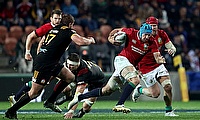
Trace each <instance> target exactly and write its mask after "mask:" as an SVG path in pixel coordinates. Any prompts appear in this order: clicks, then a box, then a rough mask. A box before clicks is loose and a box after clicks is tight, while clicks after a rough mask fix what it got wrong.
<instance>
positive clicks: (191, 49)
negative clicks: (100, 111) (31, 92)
mask: <svg viewBox="0 0 200 120" xmlns="http://www.w3.org/2000/svg"><path fill="white" fill-rule="evenodd" d="M22 1H23V2H24V1H25V2H27V0H7V1H4V0H0V94H1V97H0V101H6V100H7V97H8V96H9V95H11V94H12V93H13V94H14V93H15V92H16V91H17V90H19V88H20V87H21V86H22V85H23V84H24V83H25V82H26V81H28V80H29V79H30V77H31V71H30V70H29V69H30V66H28V63H27V62H25V61H24V59H23V56H24V51H25V48H24V45H25V40H26V36H27V34H28V33H30V32H31V31H32V30H34V29H36V28H37V27H39V26H41V25H42V24H44V23H46V22H48V21H49V13H50V11H51V10H52V9H55V8H60V9H62V10H63V12H65V13H70V14H72V15H73V16H74V17H75V19H76V24H75V27H74V29H75V30H76V31H77V32H78V33H79V34H81V35H83V36H90V35H93V36H94V37H95V39H96V40H97V44H95V45H91V46H83V47H78V46H76V45H74V44H72V45H71V46H70V48H69V50H68V52H66V54H65V55H63V59H65V58H66V57H67V55H68V54H69V53H71V52H76V53H78V54H80V55H81V57H83V58H84V59H90V60H93V61H95V62H96V63H97V64H98V65H99V66H101V67H102V69H103V70H104V72H105V74H106V75H107V78H108V77H109V76H110V73H111V72H112V71H113V63H112V62H113V57H114V56H115V55H116V54H117V53H118V52H119V51H120V49H121V48H122V47H115V46H113V45H111V44H110V43H108V42H107V36H108V33H109V32H110V31H111V30H112V29H113V28H116V27H134V28H138V27H139V26H140V24H141V23H143V22H144V21H145V19H146V18H147V17H149V16H151V15H153V16H155V17H157V18H159V27H160V28H161V29H164V30H165V31H166V32H167V33H168V35H169V37H170V39H171V40H172V42H173V43H174V44H175V46H176V48H177V53H176V55H180V56H181V58H182V65H183V67H185V69H186V73H187V85H188V92H189V99H190V100H200V95H199V94H200V73H199V71H200V66H199V58H200V52H199V51H200V50H199V48H200V44H199V39H200V34H199V33H200V30H199V27H200V1H199V0H72V1H71V0H65V1H68V3H67V2H66V3H65V4H68V6H69V9H66V8H67V7H66V6H65V4H64V0H53V1H52V0H28V1H29V3H26V6H30V11H29V10H27V11H28V12H27V13H26V14H25V13H24V11H20V8H21V7H20V3H22ZM30 4H31V5H30ZM8 6H10V7H8ZM22 7H23V6H22ZM72 8H73V9H75V10H73V12H72V11H70V9H72ZM65 10H66V11H65ZM67 10H68V11H67ZM34 11H42V15H43V16H37V15H39V14H37V12H35V13H36V14H34ZM43 11H44V12H43ZM74 11H77V12H74ZM22 13H24V14H22ZM23 15H26V16H23ZM37 18H39V21H38V19H37ZM22 21H23V22H22ZM35 42H36V43H35V44H34V46H33V48H32V51H31V52H32V54H33V55H34V54H35V48H36V47H37V42H38V41H35ZM162 54H163V55H164V56H165V58H166V59H167V64H166V67H167V68H168V70H169V71H170V73H171V78H172V81H173V86H174V89H173V93H174V100H177V101H181V88H180V84H179V83H180V82H179V80H180V77H179V74H178V72H177V69H178V67H180V66H178V67H174V66H173V58H172V57H170V56H168V55H167V54H166V53H162ZM52 87H53V84H51V85H50V86H48V87H47V90H46V92H45V94H44V98H43V99H45V98H46V97H47V96H48V95H49V93H50V92H51V90H52ZM118 97H119V93H118V92H116V93H114V94H113V95H112V96H111V98H110V97H109V99H117V98H118ZM107 98H108V97H104V98H102V99H107ZM141 99H143V100H146V99H148V98H141ZM148 100H149V99H148ZM154 100H155V99H154ZM157 100H161V98H159V99H157Z"/></svg>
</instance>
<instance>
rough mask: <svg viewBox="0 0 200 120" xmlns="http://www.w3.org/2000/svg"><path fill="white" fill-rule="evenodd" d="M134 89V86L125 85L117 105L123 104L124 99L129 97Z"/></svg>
mask: <svg viewBox="0 0 200 120" xmlns="http://www.w3.org/2000/svg"><path fill="white" fill-rule="evenodd" d="M134 88H135V87H134V85H131V84H127V85H126V87H125V88H124V90H123V92H122V94H121V97H120V99H119V101H118V103H117V105H123V104H124V103H125V101H126V99H127V98H128V97H129V96H130V94H131V93H132V91H133V90H134Z"/></svg>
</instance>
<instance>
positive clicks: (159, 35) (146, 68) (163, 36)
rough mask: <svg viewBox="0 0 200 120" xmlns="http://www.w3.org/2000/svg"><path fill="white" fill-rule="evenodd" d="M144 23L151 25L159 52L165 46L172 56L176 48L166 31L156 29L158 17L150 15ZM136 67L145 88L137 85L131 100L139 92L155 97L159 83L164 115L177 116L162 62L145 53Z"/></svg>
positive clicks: (137, 95) (166, 71)
mask: <svg viewBox="0 0 200 120" xmlns="http://www.w3.org/2000/svg"><path fill="white" fill-rule="evenodd" d="M146 23H148V24H150V25H151V26H152V35H153V37H154V38H155V40H156V42H157V44H158V46H159V50H160V52H162V51H161V48H162V47H165V48H166V51H167V52H168V54H169V55H172V56H174V55H175V53H176V48H175V47H174V45H173V43H172V42H171V41H170V39H169V37H168V35H167V33H166V32H165V31H163V30H160V29H158V19H157V18H155V17H153V16H151V17H148V18H147V19H146ZM138 68H139V70H140V71H141V72H142V74H143V76H142V77H143V78H142V80H143V81H144V83H145V85H146V87H147V88H143V87H142V86H141V85H138V86H137V87H136V89H135V90H134V92H133V94H132V99H133V101H136V100H137V99H138V98H139V96H140V95H141V94H143V95H146V96H149V97H153V98H157V97H158V96H159V95H160V87H159V85H158V84H160V85H161V86H162V87H163V89H164V96H163V99H164V102H165V105H166V107H165V111H166V112H165V116H178V115H176V114H175V113H174V111H173V109H172V83H171V79H170V76H169V72H168V70H167V69H166V68H165V66H164V64H157V63H156V62H155V61H154V59H153V55H152V54H151V53H147V54H146V55H145V56H144V58H143V59H142V60H141V61H140V62H139V65H138Z"/></svg>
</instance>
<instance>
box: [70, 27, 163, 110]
mask: <svg viewBox="0 0 200 120" xmlns="http://www.w3.org/2000/svg"><path fill="white" fill-rule="evenodd" d="M119 31H123V32H125V33H126V35H127V39H126V42H125V46H124V48H123V49H122V51H121V52H120V53H119V54H118V55H117V56H116V57H115V59H114V67H115V71H114V73H113V74H112V76H111V77H110V79H109V81H108V83H107V84H106V85H105V86H104V87H103V88H97V89H94V90H92V91H90V92H88V93H85V94H80V93H79V94H75V95H74V99H73V100H72V101H71V102H70V103H69V104H68V109H70V108H71V107H73V106H74V105H75V104H76V103H77V102H79V101H81V100H83V99H85V98H89V97H99V96H105V95H110V94H111V93H113V92H114V91H116V90H118V89H119V88H120V87H121V86H122V85H124V83H126V82H128V85H129V86H128V87H127V89H126V91H127V92H126V93H124V95H123V96H124V98H125V99H126V98H128V96H130V94H131V92H132V91H133V90H134V89H135V87H136V86H137V85H138V84H139V83H140V79H139V76H138V72H137V70H136V69H135V67H134V66H136V65H137V64H138V62H139V61H140V60H141V59H142V58H143V56H144V55H145V54H146V53H148V52H152V54H153V55H154V57H155V60H156V61H157V63H165V59H164V58H163V57H162V56H161V55H160V52H159V50H158V46H157V44H156V43H155V40H154V38H153V37H151V33H152V27H151V25H149V24H146V23H144V24H142V26H141V27H140V30H139V31H138V30H136V29H134V28H119V29H114V30H112V31H111V33H110V34H109V37H108V40H109V41H110V42H111V43H112V44H115V45H119V43H118V41H116V40H115V37H116V36H115V35H116V34H115V33H117V32H119ZM120 42H121V41H120ZM115 109H116V111H121V112H124V113H127V112H130V109H128V108H125V107H124V105H117V106H115Z"/></svg>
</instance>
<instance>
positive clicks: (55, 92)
mask: <svg viewBox="0 0 200 120" xmlns="http://www.w3.org/2000/svg"><path fill="white" fill-rule="evenodd" d="M67 85H68V83H67V82H65V81H62V80H60V81H59V82H58V83H57V84H56V85H55V87H54V89H53V93H52V94H51V96H50V97H49V98H48V99H47V101H48V102H50V103H54V102H55V101H56V98H57V96H58V95H59V94H60V93H61V92H62V91H63V90H64V89H65V87H67Z"/></svg>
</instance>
